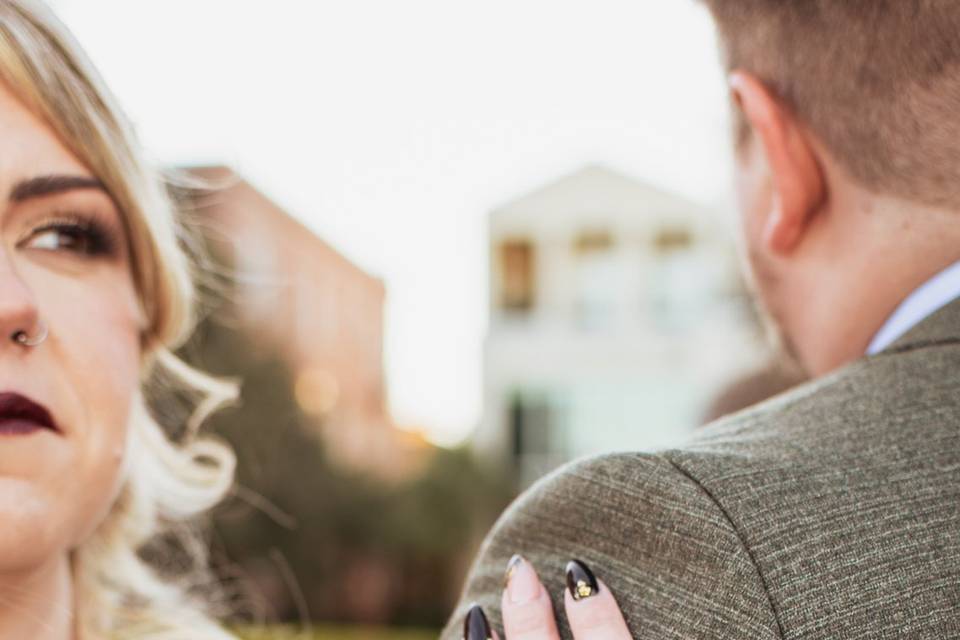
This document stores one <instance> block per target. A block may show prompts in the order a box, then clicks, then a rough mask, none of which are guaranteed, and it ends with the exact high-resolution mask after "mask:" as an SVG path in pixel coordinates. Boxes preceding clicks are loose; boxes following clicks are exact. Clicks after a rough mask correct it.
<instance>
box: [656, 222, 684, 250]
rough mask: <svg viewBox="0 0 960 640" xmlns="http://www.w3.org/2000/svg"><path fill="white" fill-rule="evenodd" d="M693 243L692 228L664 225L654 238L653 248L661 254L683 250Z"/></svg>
mask: <svg viewBox="0 0 960 640" xmlns="http://www.w3.org/2000/svg"><path fill="white" fill-rule="evenodd" d="M692 244H693V236H692V234H691V233H690V230H689V229H685V228H683V227H663V228H661V229H660V230H659V231H657V235H656V236H654V238H653V248H654V250H655V251H656V252H657V253H659V254H667V253H673V252H674V251H683V250H685V249H689V248H690V246H691V245H692Z"/></svg>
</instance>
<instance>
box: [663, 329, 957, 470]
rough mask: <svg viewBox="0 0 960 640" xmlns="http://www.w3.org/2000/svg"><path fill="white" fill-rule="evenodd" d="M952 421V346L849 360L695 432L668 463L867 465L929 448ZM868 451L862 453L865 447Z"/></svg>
mask: <svg viewBox="0 0 960 640" xmlns="http://www.w3.org/2000/svg"><path fill="white" fill-rule="evenodd" d="M945 420H947V421H949V420H953V421H954V423H956V421H960V345H950V346H940V347H937V348H931V349H913V350H910V351H908V352H903V353H896V352H887V353H880V354H877V355H873V356H867V357H863V358H860V359H858V360H856V361H855V362H852V363H850V364H848V365H846V366H844V367H842V368H840V369H838V370H836V371H834V372H832V373H830V374H828V375H825V376H823V377H820V378H817V379H815V380H811V381H809V382H807V383H805V384H801V385H799V386H797V387H794V388H793V389H791V390H789V391H786V392H783V393H781V394H778V395H776V396H774V397H772V398H770V399H768V400H765V401H763V402H761V403H759V404H757V405H754V406H752V407H748V408H746V409H743V410H741V411H739V412H736V413H734V414H731V415H729V416H726V417H724V418H721V419H719V420H716V421H714V422H712V423H710V424H708V425H706V426H704V427H702V428H701V429H700V430H699V431H698V432H697V433H696V434H695V435H694V437H693V438H692V439H691V440H690V441H689V442H688V443H687V444H685V445H684V446H683V447H680V448H679V449H678V450H676V451H674V452H671V455H670V456H669V457H670V458H671V459H672V460H674V461H675V462H676V460H677V459H679V458H685V459H692V458H696V457H698V456H704V457H710V456H720V457H723V458H725V464H734V465H735V463H736V461H737V460H738V459H744V458H749V459H758V458H771V459H773V458H775V459H792V458H797V459H799V458H804V459H811V458H812V457H814V456H819V455H820V454H821V453H822V454H824V455H826V456H827V457H828V458H829V457H830V456H841V457H843V458H844V459H848V458H850V457H857V456H871V457H875V456H876V454H878V453H880V452H879V451H878V450H877V449H876V446H877V445H883V446H885V447H886V448H887V449H888V451H893V450H896V449H898V448H901V447H904V446H906V447H915V446H923V445H925V444H929V442H930V440H931V439H936V438H935V436H936V435H937V432H939V431H942V425H943V424H944V421H945ZM868 444H869V445H870V446H866V445H868Z"/></svg>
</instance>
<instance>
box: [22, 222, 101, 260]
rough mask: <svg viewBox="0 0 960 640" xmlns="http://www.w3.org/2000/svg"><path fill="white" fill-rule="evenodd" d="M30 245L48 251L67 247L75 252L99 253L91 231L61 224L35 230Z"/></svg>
mask: <svg viewBox="0 0 960 640" xmlns="http://www.w3.org/2000/svg"><path fill="white" fill-rule="evenodd" d="M28 245H29V246H31V247H33V248H37V249H44V250H48V251H56V250H58V249H66V250H67V251H73V252H75V253H82V254H93V253H97V251H96V247H95V246H94V245H95V242H94V238H93V237H92V235H91V234H90V232H88V231H86V230H84V229H81V228H80V227H76V226H69V225H59V226H55V227H47V228H44V229H40V230H39V231H37V232H35V233H34V234H33V236H32V237H31V238H30V240H29V242H28Z"/></svg>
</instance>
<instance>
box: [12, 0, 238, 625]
mask: <svg viewBox="0 0 960 640" xmlns="http://www.w3.org/2000/svg"><path fill="white" fill-rule="evenodd" d="M0 79H2V80H3V81H4V82H5V83H6V85H7V86H8V87H9V88H10V89H11V90H12V91H14V92H15V93H16V94H17V95H18V97H19V98H20V99H21V100H22V101H23V102H24V104H26V105H27V106H28V107H29V108H30V109H31V110H33V111H34V113H36V114H37V115H38V116H40V117H41V118H42V119H43V120H44V121H45V122H46V123H47V124H48V125H49V126H50V127H52V128H53V130H54V131H55V132H56V133H57V135H58V136H59V138H60V139H61V141H62V142H63V143H64V144H65V145H67V147H68V148H69V149H70V150H71V152H73V153H74V154H75V155H76V156H77V157H78V158H79V159H80V160H81V161H83V162H84V163H85V164H86V165H87V166H88V167H89V168H90V170H91V171H92V172H93V173H94V174H95V175H96V176H97V177H98V178H99V179H100V180H101V181H102V182H103V183H104V185H105V186H106V188H107V190H108V192H109V193H110V195H111V196H112V198H113V199H114V201H115V202H116V204H117V206H118V208H119V209H120V211H121V212H122V213H123V218H124V225H125V231H126V233H127V237H128V239H129V244H130V248H131V252H130V255H131V265H132V277H133V280H134V284H135V286H136V289H137V292H138V299H139V303H140V311H141V319H142V322H143V324H142V326H143V329H142V333H141V353H142V368H141V378H140V388H139V392H138V393H137V394H136V397H135V399H134V402H133V405H132V406H133V408H132V411H131V418H130V424H129V427H128V429H129V430H128V438H127V445H128V446H127V456H126V461H125V462H126V465H125V468H124V471H123V473H124V479H123V485H122V489H121V491H120V494H119V496H118V498H117V500H116V501H115V503H114V504H113V505H112V508H111V510H110V512H109V514H108V515H107V517H106V518H105V519H104V521H103V522H101V523H100V524H99V526H98V527H97V528H96V530H95V531H94V532H93V534H92V535H91V536H90V537H89V538H88V539H87V540H86V541H84V542H83V543H82V544H81V545H80V546H79V547H77V548H76V549H74V550H72V551H71V566H72V568H73V578H74V584H75V593H76V603H77V609H76V628H77V629H78V632H79V634H80V635H79V637H80V639H81V640H93V639H95V638H96V639H100V638H138V639H150V640H159V639H161V638H163V639H173V638H191V639H192V640H206V639H210V640H214V639H216V640H223V639H227V638H234V637H235V636H234V635H232V634H231V633H229V632H227V631H226V630H225V629H224V628H222V627H221V625H220V624H219V623H218V621H217V619H218V616H219V615H221V614H222V613H224V612H225V611H226V609H222V610H221V609H220V607H222V606H223V604H224V603H223V602H219V601H215V600H212V599H211V598H210V595H209V594H210V593H218V591H217V589H216V588H215V587H216V586H217V585H216V580H215V579H214V577H213V575H212V572H211V571H210V569H209V567H208V557H207V555H208V553H207V545H206V542H205V540H204V539H203V537H202V533H201V530H200V529H199V528H198V527H197V526H196V524H197V520H198V516H201V515H203V514H204V512H206V511H207V510H209V509H210V508H211V507H213V506H214V505H215V504H216V503H217V502H219V501H220V500H221V499H222V498H223V497H224V496H225V495H226V494H227V493H228V492H229V491H230V489H231V487H232V486H233V478H234V467H235V457H234V454H233V451H232V450H231V448H230V447H229V446H228V445H227V444H225V443H224V442H223V441H221V440H219V439H214V438H212V437H210V436H202V437H201V436H200V435H199V434H198V429H199V426H200V424H201V422H202V421H203V420H204V419H205V418H206V417H207V416H208V415H209V414H210V413H211V412H212V411H214V410H215V409H217V408H218V407H220V406H222V405H224V404H225V403H228V402H230V401H232V400H234V399H235V398H236V397H237V391H238V383H237V380H235V379H216V378H214V377H212V376H209V375H207V374H205V373H203V372H201V371H199V370H197V369H194V368H192V367H191V366H189V365H188V364H187V363H185V362H184V361H182V360H181V359H179V358H178V357H177V356H176V355H174V349H176V348H177V347H178V346H181V345H182V344H183V343H184V342H185V341H186V340H187V338H188V337H189V336H190V334H191V333H192V331H193V329H194V328H195V324H196V320H197V315H198V314H197V308H196V307H197V291H196V284H195V282H196V280H195V279H196V278H197V277H199V275H200V273H199V270H200V267H201V265H200V264H198V263H197V261H195V260H193V259H192V258H191V254H193V256H194V258H196V257H200V256H202V250H201V248H200V245H199V243H198V242H197V239H196V238H192V237H191V236H190V235H189V234H188V233H187V230H186V228H185V227H184V226H183V224H182V221H179V220H178V218H177V217H176V215H175V208H174V206H173V202H172V201H171V198H170V195H169V193H168V191H167V188H166V185H167V183H166V182H165V179H164V178H163V177H162V175H161V173H160V172H159V171H158V170H157V169H155V168H153V166H152V164H151V163H150V162H148V161H147V160H146V158H145V157H144V154H143V152H142V150H141V149H140V147H139V144H138V142H137V139H136V135H135V132H134V131H133V127H132V126H131V124H130V123H129V122H128V121H127V120H126V119H125V117H124V116H123V114H122V111H121V110H120V109H119V107H118V105H117V104H116V101H115V99H114V98H113V96H112V95H111V93H110V92H109V91H108V90H107V88H106V87H105V86H104V83H103V81H102V79H101V78H100V76H99V75H98V73H97V72H96V70H95V69H94V68H93V66H92V65H91V63H90V61H89V60H88V59H87V57H86V56H85V54H84V53H83V51H82V50H81V48H80V47H79V46H78V45H77V43H76V42H75V41H74V39H73V37H72V36H71V34H70V33H69V31H68V30H67V29H66V28H65V27H64V26H63V25H62V24H61V23H60V22H59V20H58V19H57V18H56V17H55V16H54V15H53V14H52V12H51V11H50V10H49V9H48V8H47V7H46V6H45V5H43V4H42V3H41V2H39V1H37V0H0ZM158 380H166V381H167V383H175V384H178V385H181V386H182V387H183V388H184V389H187V390H190V391H191V392H193V393H194V394H199V395H200V396H201V398H202V400H201V402H200V403H199V405H198V406H197V407H196V410H195V411H194V412H193V414H192V416H191V418H190V420H189V421H188V424H187V425H186V426H187V430H186V435H185V436H184V437H182V438H177V440H176V441H174V440H173V439H171V438H170V437H169V436H168V435H167V434H166V433H165V431H164V429H163V428H162V427H161V425H160V424H159V423H158V421H157V420H155V419H154V417H153V416H152V415H151V413H150V411H149V410H148V406H147V398H146V394H145V393H144V391H145V389H147V388H148V385H151V384H158V382H157V381H158ZM160 536H167V537H171V536H172V537H173V538H175V539H176V540H177V541H178V543H179V544H180V546H181V547H182V548H183V549H184V550H185V551H186V552H187V554H188V555H189V557H190V558H192V563H191V564H192V566H191V567H190V568H189V570H187V571H181V572H179V573H177V572H173V575H172V576H171V575H162V573H163V574H169V573H171V572H168V571H163V572H162V573H161V569H162V567H158V566H154V565H153V564H152V563H148V562H146V561H145V560H144V559H143V558H142V557H141V555H140V554H139V553H138V551H140V550H142V549H143V547H144V545H146V544H147V543H148V542H150V541H156V540H157V539H158V538H159V537H160ZM197 591H202V592H203V593H204V594H205V597H203V598H202V599H201V597H200V596H198V595H197Z"/></svg>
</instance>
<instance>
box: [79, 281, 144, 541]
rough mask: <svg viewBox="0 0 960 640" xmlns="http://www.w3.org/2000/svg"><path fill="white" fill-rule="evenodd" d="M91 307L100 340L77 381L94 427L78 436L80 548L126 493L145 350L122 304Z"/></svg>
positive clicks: (95, 338)
mask: <svg viewBox="0 0 960 640" xmlns="http://www.w3.org/2000/svg"><path fill="white" fill-rule="evenodd" d="M100 302H101V304H99V305H91V307H93V308H89V309H88V310H87V317H90V318H91V319H92V321H91V322H90V324H89V326H91V327H96V335H87V336H85V337H86V340H85V341H84V343H83V344H85V345H87V347H86V349H85V350H84V353H82V354H78V357H77V361H78V362H83V363H84V364H83V366H81V367H78V369H81V370H86V371H87V372H88V375H83V376H81V379H78V380H76V387H77V388H78V389H80V390H81V393H82V397H81V398H80V401H81V402H82V403H84V404H85V405H86V411H85V413H86V416H87V419H88V421H89V424H85V425H83V428H82V429H80V430H78V432H77V437H78V438H79V442H77V443H76V444H77V447H78V454H79V455H78V458H79V459H78V468H77V471H78V474H77V478H76V480H77V487H78V488H81V489H82V491H81V493H80V494H79V495H76V496H75V498H76V499H77V503H76V504H77V505H78V507H79V509H78V510H77V511H76V517H77V522H76V523H75V527H74V530H75V540H74V542H75V543H77V544H79V543H80V542H81V541H82V540H84V539H86V538H87V537H88V536H89V535H90V533H92V531H93V530H94V529H96V527H97V525H99V524H100V522H101V521H102V520H103V519H104V518H106V517H107V515H108V514H109V511H110V508H111V507H112V505H113V503H114V501H115V500H116V498H117V496H118V494H119V492H120V489H121V487H122V484H123V481H124V478H123V469H124V464H123V463H124V456H125V451H126V446H127V439H128V438H129V437H130V434H129V429H130V420H131V416H132V410H133V403H134V401H135V400H138V398H139V373H140V344H139V333H138V328H137V325H136V321H135V318H134V317H133V316H132V315H131V314H130V313H129V307H128V306H127V305H125V304H121V303H120V302H121V301H120V300H117V299H112V300H102V299H101V301H100Z"/></svg>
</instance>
